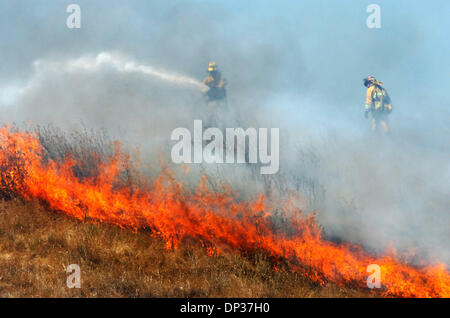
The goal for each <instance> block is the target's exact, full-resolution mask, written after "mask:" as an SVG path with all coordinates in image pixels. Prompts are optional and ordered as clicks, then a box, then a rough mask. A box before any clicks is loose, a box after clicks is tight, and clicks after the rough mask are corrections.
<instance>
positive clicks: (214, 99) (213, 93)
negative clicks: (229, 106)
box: [203, 62, 227, 104]
mask: <svg viewBox="0 0 450 318" xmlns="http://www.w3.org/2000/svg"><path fill="white" fill-rule="evenodd" d="M208 72H209V74H208V76H207V77H206V78H205V79H204V80H203V84H205V85H206V86H207V89H206V90H205V92H204V94H205V96H206V98H207V101H208V104H214V103H220V104H226V100H227V93H226V90H225V86H226V85H227V81H226V79H225V78H224V77H223V76H222V73H221V72H220V71H219V70H218V69H217V64H216V62H210V63H209V65H208Z"/></svg>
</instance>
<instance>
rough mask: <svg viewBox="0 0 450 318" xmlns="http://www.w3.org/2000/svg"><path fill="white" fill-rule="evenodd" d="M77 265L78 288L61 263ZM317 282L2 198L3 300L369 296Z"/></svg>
mask: <svg viewBox="0 0 450 318" xmlns="http://www.w3.org/2000/svg"><path fill="white" fill-rule="evenodd" d="M70 264H78V265H80V268H81V288H80V289H75V288H74V289H69V288H67V286H66V279H67V277H68V276H69V275H70V273H66V271H65V268H66V267H67V266H68V265H70ZM371 296H376V293H375V292H372V291H369V290H355V289H350V288H343V287H339V286H336V285H335V284H332V283H330V284H327V285H324V286H318V285H317V284H314V283H312V282H311V281H310V280H309V279H307V278H306V277H304V276H302V275H301V274H298V273H292V272H289V271H288V270H287V268H285V267H283V266H282V265H281V266H278V267H277V268H274V267H273V266H272V264H271V262H270V260H269V258H268V257H266V256H265V255H264V254H263V253H253V254H252V255H235V254H224V255H220V256H208V255H207V253H206V251H205V249H204V248H203V247H202V246H200V245H199V244H198V243H195V242H186V243H185V244H183V245H182V246H181V247H180V248H179V249H177V250H175V251H167V250H166V249H165V243H164V242H163V241H161V240H160V239H158V238H154V237H152V236H150V235H149V234H148V233H144V232H138V233H133V232H132V231H128V230H124V229H121V228H119V227H116V226H110V225H106V224H93V223H82V222H79V221H76V220H74V219H71V218H69V217H67V216H64V215H60V214H57V213H55V212H50V211H47V210H46V209H45V208H44V207H42V206H41V205H39V204H37V203H33V202H26V201H23V200H22V199H18V198H12V199H10V200H3V201H0V297H371Z"/></svg>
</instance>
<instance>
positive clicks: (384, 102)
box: [363, 76, 392, 134]
mask: <svg viewBox="0 0 450 318" xmlns="http://www.w3.org/2000/svg"><path fill="white" fill-rule="evenodd" d="M363 82H364V86H365V87H367V92H366V105H365V111H364V116H365V117H366V118H368V117H369V114H370V117H371V121H372V131H373V132H378V131H381V132H382V133H384V134H387V133H388V132H389V125H388V116H389V114H390V113H391V112H392V104H391V98H390V97H389V95H388V93H387V91H386V89H385V88H384V87H383V83H382V82H379V81H377V80H376V79H375V77H373V76H367V77H366V78H364V79H363Z"/></svg>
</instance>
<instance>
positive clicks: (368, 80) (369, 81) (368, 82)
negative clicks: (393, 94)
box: [363, 75, 377, 87]
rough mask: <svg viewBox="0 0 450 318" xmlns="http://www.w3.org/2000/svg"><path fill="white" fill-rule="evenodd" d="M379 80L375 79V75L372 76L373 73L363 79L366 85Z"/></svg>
mask: <svg viewBox="0 0 450 318" xmlns="http://www.w3.org/2000/svg"><path fill="white" fill-rule="evenodd" d="M376 81H377V80H376V79H375V77H373V76H371V75H369V76H367V77H365V78H364V79H363V83H364V86H365V87H369V85H370V84H373V83H375V82H376Z"/></svg>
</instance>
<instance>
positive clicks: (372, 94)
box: [365, 82, 392, 112]
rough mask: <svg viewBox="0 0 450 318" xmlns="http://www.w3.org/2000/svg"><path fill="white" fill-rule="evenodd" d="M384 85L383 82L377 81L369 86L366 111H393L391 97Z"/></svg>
mask: <svg viewBox="0 0 450 318" xmlns="http://www.w3.org/2000/svg"><path fill="white" fill-rule="evenodd" d="M382 85H383V83H381V82H376V83H374V84H372V85H370V86H369V87H368V88H367V92H366V106H365V110H366V111H377V112H378V111H386V112H391V111H392V104H391V98H390V97H389V95H388V93H387V91H386V89H384V88H383V87H382Z"/></svg>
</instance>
